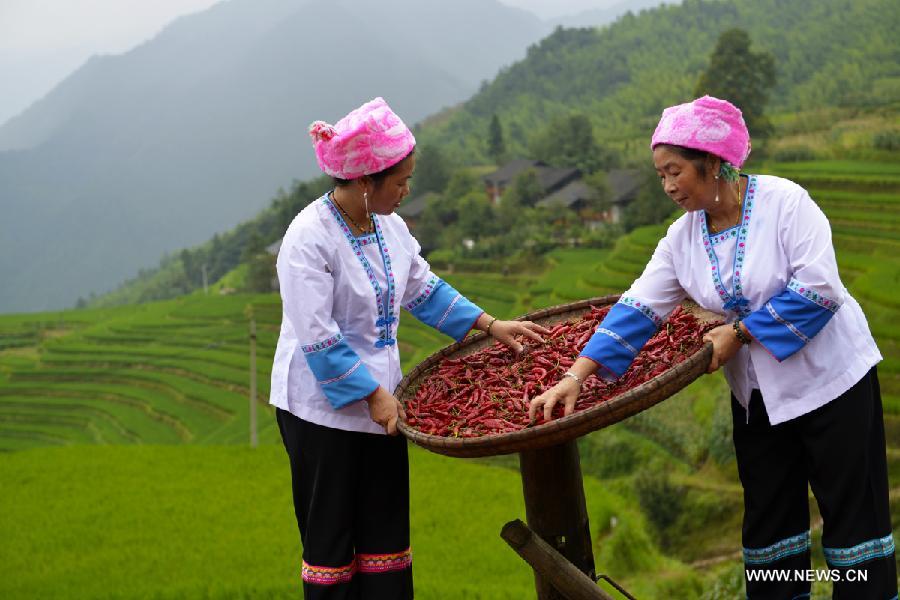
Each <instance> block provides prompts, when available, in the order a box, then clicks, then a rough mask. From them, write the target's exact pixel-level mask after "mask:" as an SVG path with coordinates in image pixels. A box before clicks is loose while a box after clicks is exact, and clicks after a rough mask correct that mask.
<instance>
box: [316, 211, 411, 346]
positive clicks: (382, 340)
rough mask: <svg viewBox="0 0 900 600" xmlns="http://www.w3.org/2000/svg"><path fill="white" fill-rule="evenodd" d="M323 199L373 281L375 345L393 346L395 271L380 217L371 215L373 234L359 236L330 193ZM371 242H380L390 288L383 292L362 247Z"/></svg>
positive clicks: (380, 251) (395, 319)
mask: <svg viewBox="0 0 900 600" xmlns="http://www.w3.org/2000/svg"><path fill="white" fill-rule="evenodd" d="M322 202H323V203H324V204H325V206H327V207H328V210H329V211H331V214H332V216H333V217H334V218H335V220H336V221H337V223H338V226H339V227H340V228H341V231H343V232H344V237H346V238H347V241H348V242H350V247H351V248H352V249H353V253H354V254H356V257H357V258H358V259H359V262H360V264H362V267H363V270H365V272H366V276H367V277H368V278H369V283H371V284H372V288H373V289H374V290H375V302H376V303H377V304H378V311H377V312H378V320H377V321H375V326H376V327H378V328H379V330H380V331H379V334H378V340H377V341H376V342H375V347H376V348H384V347H385V346H393V345H394V344H395V343H396V342H397V340H396V339H394V338H393V337H392V336H391V325H393V324H394V323H395V322H396V321H397V318H396V317H395V316H394V272H393V270H392V269H391V257H390V255H389V253H388V247H387V244H386V243H385V241H384V232H382V230H381V223H380V222H379V219H378V217H377V216H375V215H372V222H373V223H374V224H375V231H374V233H372V234H369V235H366V236H363V237H359V238H358V237H356V236H354V235H353V232H352V231H351V230H350V226H349V225H347V222H346V221H345V220H344V217H343V216H342V215H341V213H340V212H339V211H338V209H337V207H336V206H335V205H334V202H332V201H331V198H330V194H325V195H324V196H323V197H322ZM371 243H377V244H378V253H379V254H380V255H381V262H382V264H383V265H384V272H385V273H386V274H387V288H388V289H387V290H386V291H384V292H383V291H382V290H381V286H380V285H379V284H378V279H377V278H376V277H375V272H374V271H373V270H372V265H370V264H369V261H368V259H366V255H365V253H364V252H363V250H362V247H363V246H365V245H368V244H371Z"/></svg>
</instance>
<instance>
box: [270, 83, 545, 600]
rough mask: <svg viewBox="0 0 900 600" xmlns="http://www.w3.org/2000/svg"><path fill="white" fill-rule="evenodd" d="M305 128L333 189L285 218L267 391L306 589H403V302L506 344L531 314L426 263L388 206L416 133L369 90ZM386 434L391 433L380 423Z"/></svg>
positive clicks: (338, 593) (405, 173)
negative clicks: (500, 313) (481, 294)
mask: <svg viewBox="0 0 900 600" xmlns="http://www.w3.org/2000/svg"><path fill="white" fill-rule="evenodd" d="M310 136H311V137H312V139H313V145H314V146H315V151H316V157H317V159H318V162H319V166H320V167H321V168H322V170H323V171H324V172H325V173H327V174H328V175H330V176H331V177H332V178H334V181H335V187H334V189H333V190H331V191H330V192H328V193H327V194H325V195H324V196H322V197H321V198H319V199H318V200H315V201H314V202H312V203H311V204H310V205H309V206H307V207H306V208H305V209H303V211H301V212H300V214H299V215H297V217H296V218H295V219H294V221H293V222H292V223H291V225H290V227H289V228H288V230H287V233H286V234H285V236H284V240H283V241H282V244H281V250H280V251H279V253H278V262H277V267H278V280H279V282H280V284H281V297H282V305H283V315H282V323H281V333H280V335H279V337H278V346H277V349H276V352H275V361H274V365H273V367H272V392H271V398H270V403H271V404H274V405H275V406H276V407H277V408H276V415H277V420H278V426H279V429H280V431H281V436H282V440H283V442H284V446H285V449H286V450H287V454H288V457H289V459H290V465H291V475H292V480H293V492H294V508H295V512H296V517H297V524H298V526H299V529H300V538H301V542H302V544H303V566H302V572H301V575H302V579H303V591H304V597H305V598H306V599H307V600H316V599H326V598H342V599H343V598H365V599H370V598H375V599H377V598H385V599H391V600H394V599H399V598H412V597H413V592H412V554H411V551H410V545H409V473H408V471H409V469H408V463H407V453H406V440H405V438H402V437H398V436H397V435H396V433H397V420H398V419H399V418H401V417H402V416H403V407H402V406H401V404H400V402H399V401H398V400H397V399H396V398H395V397H394V395H393V393H392V391H393V390H394V388H395V387H396V386H397V384H398V383H399V381H400V379H401V377H402V373H401V370H400V356H399V352H398V345H397V338H396V335H397V324H398V322H397V320H398V318H399V313H400V306H403V307H404V308H406V310H407V311H409V312H410V313H411V314H412V315H413V316H414V317H416V318H417V319H419V320H420V321H422V322H424V323H426V324H428V325H430V326H432V327H434V328H436V329H437V330H438V331H441V332H442V333H445V334H447V335H449V336H450V337H452V338H454V339H456V340H460V339H462V338H464V337H465V336H466V334H468V333H469V331H471V330H472V329H473V328H475V329H480V330H482V331H486V332H487V333H488V334H490V335H492V336H493V337H495V338H496V339H498V340H499V341H501V342H503V343H505V344H507V345H508V346H510V347H511V348H513V349H514V350H516V351H517V352H518V351H520V350H521V349H522V346H521V344H520V343H519V342H518V341H516V337H517V336H524V337H528V338H531V339H533V340H535V341H541V337H540V335H539V334H540V333H549V332H548V331H547V330H546V329H544V328H543V327H541V326H539V325H537V324H535V323H531V322H529V321H498V320H497V319H495V318H494V317H492V316H490V315H489V314H487V313H486V312H484V311H483V310H482V309H480V308H479V307H477V306H476V305H475V304H473V303H472V302H470V301H469V300H468V299H466V298H465V297H464V296H462V295H461V294H460V293H459V292H457V291H456V290H455V289H453V287H452V286H450V285H449V284H448V283H446V282H445V281H443V280H441V278H440V277H438V276H437V275H435V274H434V273H433V272H432V271H431V269H430V268H429V266H428V263H427V262H425V260H423V259H422V257H421V256H420V255H419V251H420V248H419V244H418V243H417V242H416V240H415V239H414V238H413V237H412V236H411V235H410V233H409V230H408V229H407V227H406V224H405V223H404V222H403V219H401V218H400V217H399V216H397V215H395V214H394V210H395V209H396V208H397V207H398V206H400V202H401V201H402V200H403V198H404V197H405V196H406V195H407V194H408V193H409V180H410V178H411V177H412V174H413V169H414V168H415V162H416V159H415V154H414V149H415V143H416V141H415V138H414V137H413V134H412V132H411V131H410V130H409V129H408V128H407V127H406V125H405V124H404V123H403V121H401V120H400V118H399V117H398V116H397V115H396V114H394V113H393V112H392V111H391V109H390V108H389V107H388V105H387V104H386V103H385V101H384V100H382V99H381V98H376V99H375V100H373V101H371V102H368V103H366V104H364V105H362V106H361V107H359V108H358V109H356V110H354V111H353V112H351V113H350V114H348V115H347V116H346V117H344V118H343V119H341V120H340V121H338V122H337V123H336V124H335V125H333V126H332V125H328V124H327V123H323V122H321V121H316V122H315V123H313V124H312V125H311V126H310ZM385 434H389V435H385Z"/></svg>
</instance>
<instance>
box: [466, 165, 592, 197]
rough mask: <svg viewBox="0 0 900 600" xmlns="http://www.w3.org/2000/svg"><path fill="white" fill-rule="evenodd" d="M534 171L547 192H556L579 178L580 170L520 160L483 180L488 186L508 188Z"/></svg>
mask: <svg viewBox="0 0 900 600" xmlns="http://www.w3.org/2000/svg"><path fill="white" fill-rule="evenodd" d="M528 169H534V170H535V172H536V173H537V177H538V183H539V184H540V186H541V188H542V189H543V190H545V191H549V190H555V189H557V188H558V187H560V186H562V185H565V183H566V182H567V181H569V180H571V179H575V178H577V177H578V175H579V172H578V169H572V168H567V167H550V166H547V164H546V163H543V162H541V161H539V160H525V159H518V160H514V161H511V162H508V163H506V164H505V165H503V166H502V167H501V168H499V169H497V170H496V171H494V172H493V173H490V174H488V175H485V176H484V177H483V178H482V179H483V180H484V182H485V183H486V184H488V185H496V186H499V187H504V188H505V187H508V186H509V184H510V183H512V181H513V180H514V179H515V178H516V177H518V176H519V175H521V174H522V173H524V172H525V171H527V170H528Z"/></svg>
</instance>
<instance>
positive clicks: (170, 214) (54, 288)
mask: <svg viewBox="0 0 900 600" xmlns="http://www.w3.org/2000/svg"><path fill="white" fill-rule="evenodd" d="M545 32H546V25H545V24H544V23H542V22H541V21H540V20H538V19H537V18H536V17H534V16H533V15H531V14H529V13H527V12H524V11H521V10H518V9H514V8H509V7H507V6H504V5H502V4H500V3H499V2H496V1H494V0H455V1H454V2H452V3H451V2H441V1H440V0H425V1H423V0H383V1H382V2H379V3H378V4H377V5H376V4H373V3H368V2H363V1H360V0H356V1H354V0H307V1H302V0H227V1H225V2H222V3H220V4H217V5H215V6H213V7H212V8H210V9H209V10H207V11H204V12H202V13H199V14H194V15H190V16H186V17H182V18H180V19H177V20H176V21H175V22H173V23H172V24H171V25H170V26H169V27H167V28H166V29H165V30H163V31H162V32H161V33H160V34H159V35H158V36H157V37H156V38H154V39H153V40H151V41H149V42H147V43H145V44H143V45H141V46H139V47H137V48H135V49H134V50H132V51H130V52H128V53H126V54H123V55H118V56H102V57H94V58H92V59H91V60H89V61H88V62H87V63H86V64H85V65H84V66H83V67H82V68H80V69H79V70H78V71H76V72H75V73H73V74H72V75H71V76H70V77H68V78H67V79H66V80H65V81H63V82H62V83H61V84H60V85H59V86H57V88H55V89H54V90H53V91H52V92H51V93H50V94H48V95H47V96H46V97H45V98H43V99H42V100H41V101H39V102H37V103H36V104H34V105H33V106H32V107H31V108H29V109H28V110H27V111H25V112H24V113H22V114H21V115H20V116H19V117H17V118H15V119H13V120H11V121H9V122H8V123H7V124H6V125H4V126H3V127H2V128H0V208H2V211H3V219H2V220H0V280H2V281H3V285H2V287H0V312H12V311H31V310H44V309H52V308H60V307H63V306H69V305H71V304H73V303H74V301H75V299H76V298H78V297H79V296H86V295H87V294H88V293H90V292H93V291H102V290H104V289H109V288H111V287H113V286H114V285H115V284H116V283H118V282H120V281H122V280H124V279H125V278H126V277H127V276H129V275H132V274H133V273H134V272H135V271H137V270H138V268H140V267H146V266H148V265H151V264H153V263H154V262H156V261H157V260H158V259H159V257H160V256H161V255H162V254H163V253H164V252H166V251H171V250H172V249H175V248H179V247H184V246H189V245H193V244H195V243H198V242H200V241H202V240H204V239H207V238H208V237H209V236H211V235H212V234H213V233H214V232H216V231H221V230H223V229H226V228H230V227H232V226H234V224H235V223H237V222H239V221H241V220H242V219H246V218H248V217H250V216H252V215H253V214H255V213H257V212H258V211H259V210H260V209H261V208H262V207H263V206H264V205H265V204H267V203H268V201H269V199H270V198H271V197H272V195H273V194H274V193H275V191H276V190H277V188H278V187H279V186H287V185H289V184H290V183H291V181H292V180H294V179H303V178H308V177H309V176H311V175H313V174H314V173H317V168H316V166H315V162H314V158H313V153H312V152H311V151H310V149H309V139H308V137H307V135H306V127H307V125H308V124H309V122H311V121H312V120H314V119H324V120H327V121H331V122H333V121H335V120H336V119H338V118H340V116H342V115H343V114H345V113H346V112H348V111H349V110H350V109H352V108H354V107H355V106H358V105H359V104H361V103H362V102H364V101H366V100H369V99H371V98H372V97H375V96H379V95H380V96H384V97H385V98H386V99H387V100H388V101H389V102H390V103H391V105H392V106H393V107H394V109H395V110H396V111H397V112H398V113H399V114H401V115H402V116H403V117H404V119H406V120H407V121H409V122H410V123H414V122H416V121H418V120H419V119H422V118H423V117H425V116H426V115H428V114H431V113H433V112H435V111H437V110H439V109H441V108H442V107H446V106H450V105H452V104H455V103H457V102H460V101H461V100H463V99H465V98H467V97H469V96H470V95H471V94H472V93H473V92H474V91H475V90H477V89H478V86H479V84H480V83H481V82H482V81H484V80H486V79H490V78H492V77H493V76H494V75H495V73H496V72H497V70H498V69H499V68H500V67H501V66H503V65H505V64H508V63H510V62H512V61H514V60H515V59H517V58H520V57H521V56H523V55H524V53H525V49H526V47H527V46H528V45H529V44H530V43H532V42H534V41H536V40H538V39H539V38H540V37H541V36H542V35H543V34H544V33H545Z"/></svg>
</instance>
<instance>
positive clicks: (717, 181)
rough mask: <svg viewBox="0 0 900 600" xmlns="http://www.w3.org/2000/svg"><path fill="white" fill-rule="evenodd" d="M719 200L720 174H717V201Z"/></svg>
mask: <svg viewBox="0 0 900 600" xmlns="http://www.w3.org/2000/svg"><path fill="white" fill-rule="evenodd" d="M718 202H719V176H718V175H716V203H717V204H718Z"/></svg>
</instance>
